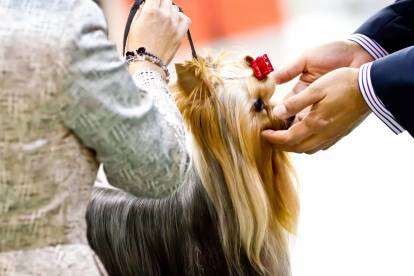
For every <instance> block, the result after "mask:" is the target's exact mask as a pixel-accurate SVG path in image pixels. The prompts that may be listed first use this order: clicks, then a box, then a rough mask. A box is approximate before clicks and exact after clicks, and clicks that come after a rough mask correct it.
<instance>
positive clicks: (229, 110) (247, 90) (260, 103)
mask: <svg viewBox="0 0 414 276" xmlns="http://www.w3.org/2000/svg"><path fill="white" fill-rule="evenodd" d="M176 68H177V77H178V80H177V87H178V89H177V87H176V89H173V90H175V91H179V92H178V93H175V94H176V99H177V104H178V107H179V109H180V111H181V112H182V114H183V117H184V120H185V121H186V123H187V125H188V126H189V128H190V131H191V132H192V133H193V134H196V135H195V136H196V138H197V136H199V137H198V138H199V139H201V140H204V139H205V138H206V136H209V135H214V136H216V138H215V139H217V138H221V140H223V142H224V143H226V144H231V146H232V147H234V149H235V150H237V151H241V152H243V154H244V155H245V156H246V155H247V156H250V157H252V158H254V159H256V160H257V158H260V157H259V156H257V155H258V154H260V152H261V150H260V148H261V147H263V144H264V143H265V142H264V141H263V140H262V139H261V137H260V133H261V131H262V130H263V129H266V128H272V129H281V128H284V126H285V122H283V121H281V120H279V119H277V118H276V117H274V116H273V115H272V112H271V110H272V103H271V97H272V95H273V93H274V92H275V86H276V85H275V82H274V80H273V79H272V78H271V77H269V78H267V79H265V80H263V81H259V80H257V79H256V78H255V77H254V76H253V71H252V69H251V68H250V65H249V63H248V62H247V56H246V55H240V54H237V55H236V54H229V53H227V54H221V55H218V56H217V57H216V58H212V57H207V58H205V59H203V58H200V59H199V60H198V61H195V60H193V61H189V62H186V63H184V64H179V65H177V66H176ZM198 132H200V135H197V133H198ZM201 132H202V133H201ZM210 138H213V137H210ZM211 142H212V141H211V140H210V141H209V143H211ZM252 155H255V157H253V156H252Z"/></svg>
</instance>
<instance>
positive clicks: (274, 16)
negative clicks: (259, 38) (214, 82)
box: [125, 0, 283, 43]
mask: <svg viewBox="0 0 414 276" xmlns="http://www.w3.org/2000/svg"><path fill="white" fill-rule="evenodd" d="M174 2H175V3H176V4H177V5H179V6H180V7H181V8H182V9H183V10H184V12H185V14H187V15H188V16H189V17H190V18H191V19H192V24H191V33H192V36H193V38H194V40H195V41H197V43H205V42H209V41H212V40H215V39H219V38H222V37H231V36H234V35H237V34H240V33H245V32H251V31H254V30H257V29H262V28H264V27H268V26H274V25H278V24H280V23H281V21H282V19H283V12H282V6H281V5H280V1H278V0H255V1H251V0H225V1H223V0H209V1H205V0H176V1H174ZM132 3H133V1H132V0H125V12H126V14H125V17H126V16H127V13H128V11H129V7H130V6H131V5H132Z"/></svg>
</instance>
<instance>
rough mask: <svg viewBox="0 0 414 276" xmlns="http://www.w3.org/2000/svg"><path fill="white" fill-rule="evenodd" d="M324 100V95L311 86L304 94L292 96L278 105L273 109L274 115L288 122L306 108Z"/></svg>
mask: <svg viewBox="0 0 414 276" xmlns="http://www.w3.org/2000/svg"><path fill="white" fill-rule="evenodd" d="M322 98H323V95H322V93H320V92H319V91H318V90H315V89H313V88H312V86H310V87H308V88H306V89H305V90H303V91H302V92H299V93H298V94H296V95H294V96H291V97H289V98H287V99H285V100H284V101H283V102H282V103H280V104H278V105H276V107H275V108H274V109H273V113H274V115H275V116H276V117H278V118H279V119H282V120H286V119H288V118H290V117H292V116H294V115H296V114H297V113H299V112H300V111H302V110H303V109H305V108H306V107H308V106H310V105H313V104H315V103H317V102H319V101H320V100H322Z"/></svg>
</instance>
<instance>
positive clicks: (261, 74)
mask: <svg viewBox="0 0 414 276" xmlns="http://www.w3.org/2000/svg"><path fill="white" fill-rule="evenodd" d="M246 60H247V62H248V63H249V64H250V67H252V69H253V73H254V76H255V77H256V78H257V79H258V80H264V79H265V78H266V77H267V75H269V74H270V73H271V72H273V71H274V69H273V66H272V63H271V62H270V60H269V58H268V57H267V54H264V55H263V56H260V57H258V58H256V59H253V58H252V57H247V59H246Z"/></svg>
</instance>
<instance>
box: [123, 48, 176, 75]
mask: <svg viewBox="0 0 414 276" xmlns="http://www.w3.org/2000/svg"><path fill="white" fill-rule="evenodd" d="M125 60H126V62H127V63H128V64H131V63H134V62H138V61H148V62H151V63H153V64H155V65H157V66H159V67H160V68H161V69H162V70H163V71H164V73H165V81H166V82H167V83H168V81H169V80H170V72H169V71H168V68H167V66H166V65H165V64H164V63H163V62H162V60H161V59H160V58H159V57H157V56H156V55H154V54H152V53H150V52H148V51H147V50H146V49H145V47H140V48H138V49H137V50H135V51H128V52H126V54H125Z"/></svg>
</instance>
